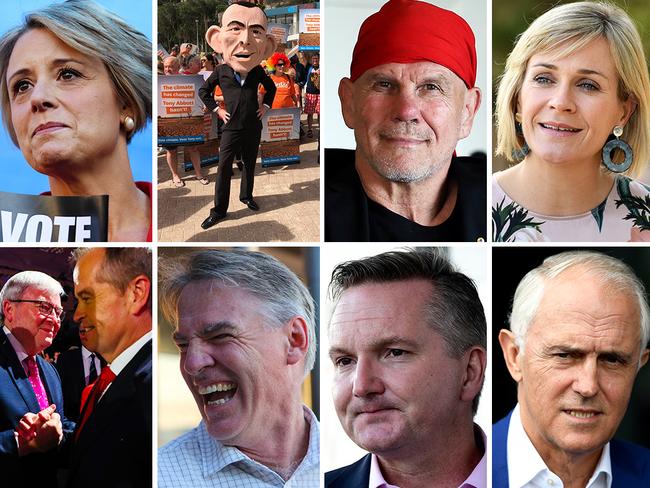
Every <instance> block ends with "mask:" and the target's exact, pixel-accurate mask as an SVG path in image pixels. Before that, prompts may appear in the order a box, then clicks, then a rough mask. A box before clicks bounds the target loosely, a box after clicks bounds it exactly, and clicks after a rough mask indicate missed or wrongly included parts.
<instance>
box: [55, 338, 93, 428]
mask: <svg viewBox="0 0 650 488" xmlns="http://www.w3.org/2000/svg"><path fill="white" fill-rule="evenodd" d="M56 369H57V371H58V372H59V376H60V377H61V388H62V389H63V401H64V402H65V413H66V417H68V418H69V419H70V420H73V421H75V422H77V421H78V420H79V408H80V405H81V392H82V391H83V389H84V388H85V387H86V378H85V376H84V364H83V358H82V356H81V348H80V347H75V348H72V349H68V350H67V351H64V352H62V353H61V354H59V356H58V358H57V360H56Z"/></svg>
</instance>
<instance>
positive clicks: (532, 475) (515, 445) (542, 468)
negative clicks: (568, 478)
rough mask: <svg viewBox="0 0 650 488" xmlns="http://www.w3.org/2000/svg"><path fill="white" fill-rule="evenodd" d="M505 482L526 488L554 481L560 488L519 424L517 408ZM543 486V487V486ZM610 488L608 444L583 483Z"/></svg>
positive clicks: (513, 419) (510, 433)
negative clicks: (548, 480) (534, 483)
mask: <svg viewBox="0 0 650 488" xmlns="http://www.w3.org/2000/svg"><path fill="white" fill-rule="evenodd" d="M506 442H507V446H506V449H507V456H508V480H509V485H510V486H528V483H531V482H538V481H540V480H543V479H545V478H546V479H551V480H554V481H555V482H556V483H557V485H556V486H562V481H561V480H560V478H559V477H558V476H557V475H556V474H555V473H553V472H552V471H551V470H550V469H548V467H547V466H546V464H545V463H544V460H543V459H542V457H541V456H540V455H539V453H538V452H537V449H535V446H533V443H532V442H531V441H530V438H529V437H528V434H526V431H525V430H524V426H523V425H522V423H521V414H520V410H519V404H517V406H516V407H515V409H514V410H513V411H512V416H511V417H510V427H509V428H508V439H507V441H506ZM545 484H546V483H545ZM611 485H612V463H611V459H610V454H609V442H608V443H607V444H605V447H604V448H603V452H602V453H601V455H600V459H599V460H598V464H597V465H596V468H595V469H594V472H593V473H592V475H591V478H590V479H589V482H588V483H587V487H586V488H592V487H593V488H595V487H597V486H603V487H607V488H610V487H611Z"/></svg>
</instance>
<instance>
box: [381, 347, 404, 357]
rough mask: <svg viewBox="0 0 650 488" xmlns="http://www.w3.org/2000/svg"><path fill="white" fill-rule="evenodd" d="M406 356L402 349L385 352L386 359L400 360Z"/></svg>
mask: <svg viewBox="0 0 650 488" xmlns="http://www.w3.org/2000/svg"><path fill="white" fill-rule="evenodd" d="M407 354H408V352H407V351H405V350H404V349H396V348H391V349H388V351H386V357H387V358H402V357H404V356H406V355H407Z"/></svg>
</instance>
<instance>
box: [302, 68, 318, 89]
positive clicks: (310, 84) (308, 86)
mask: <svg viewBox="0 0 650 488" xmlns="http://www.w3.org/2000/svg"><path fill="white" fill-rule="evenodd" d="M317 69H320V66H319V67H318V68H314V67H313V66H312V65H311V64H308V65H307V74H306V75H305V83H306V87H305V92H306V93H309V94H310V95H320V89H319V88H316V85H314V82H313V81H312V79H311V73H312V71H314V70H317Z"/></svg>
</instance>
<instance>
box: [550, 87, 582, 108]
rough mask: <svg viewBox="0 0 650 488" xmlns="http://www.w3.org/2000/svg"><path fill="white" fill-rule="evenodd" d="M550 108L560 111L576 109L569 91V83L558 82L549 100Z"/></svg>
mask: <svg viewBox="0 0 650 488" xmlns="http://www.w3.org/2000/svg"><path fill="white" fill-rule="evenodd" d="M549 105H550V107H551V108H553V109H555V110H558V111H560V112H574V111H575V109H576V105H575V100H574V99H573V93H572V91H571V85H569V84H568V83H558V84H557V85H556V86H555V87H554V89H553V93H552V96H551V98H550V100H549Z"/></svg>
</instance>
